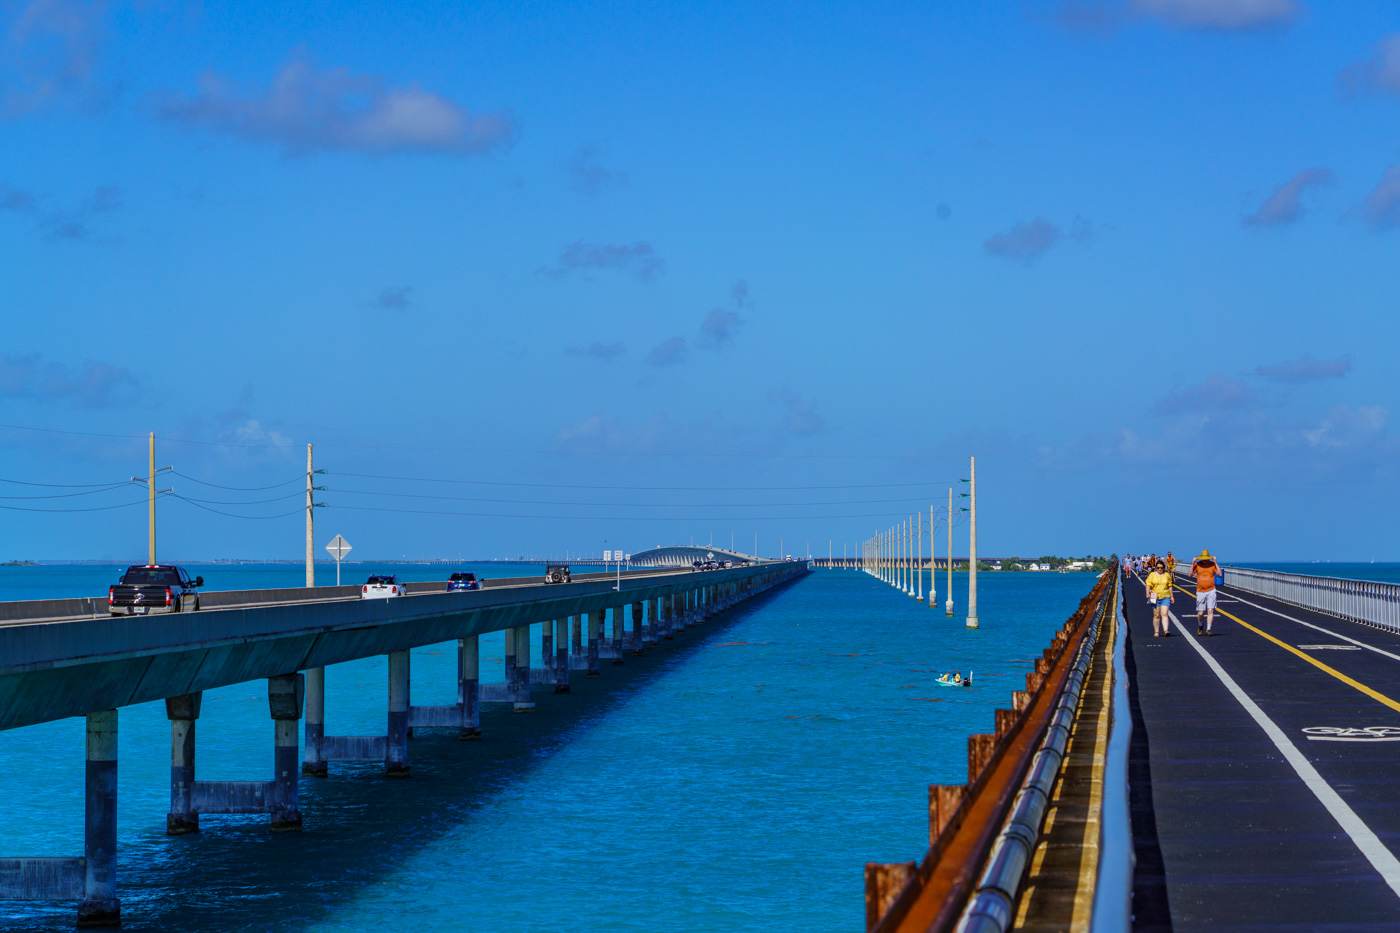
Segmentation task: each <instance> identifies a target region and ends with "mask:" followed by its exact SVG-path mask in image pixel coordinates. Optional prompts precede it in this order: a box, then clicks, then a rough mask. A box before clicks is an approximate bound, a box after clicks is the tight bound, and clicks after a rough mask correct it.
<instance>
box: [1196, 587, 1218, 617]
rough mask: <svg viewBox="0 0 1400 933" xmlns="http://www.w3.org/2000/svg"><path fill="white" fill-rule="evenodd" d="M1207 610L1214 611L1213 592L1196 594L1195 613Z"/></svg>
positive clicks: (1207, 591)
mask: <svg viewBox="0 0 1400 933" xmlns="http://www.w3.org/2000/svg"><path fill="white" fill-rule="evenodd" d="M1207 609H1210V610H1214V609H1215V590H1206V591H1205V592H1200V591H1197V593H1196V611H1197V612H1205V611H1206V610H1207Z"/></svg>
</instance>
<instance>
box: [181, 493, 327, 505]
mask: <svg viewBox="0 0 1400 933" xmlns="http://www.w3.org/2000/svg"><path fill="white" fill-rule="evenodd" d="M304 495H306V493H304V492H294V493H290V494H288V495H285V496H273V497H272V498H271V499H249V500H247V501H242V502H239V501H235V502H228V501H225V500H222V499H193V498H190V497H189V496H180V497H179V498H181V499H184V500H185V501H186V502H207V503H208V504H210V505H263V504H265V503H268V502H285V501H286V500H288V499H297V498H300V497H301V496H304Z"/></svg>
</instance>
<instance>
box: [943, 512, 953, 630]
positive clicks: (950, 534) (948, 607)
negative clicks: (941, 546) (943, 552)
mask: <svg viewBox="0 0 1400 933" xmlns="http://www.w3.org/2000/svg"><path fill="white" fill-rule="evenodd" d="M947 522H948V603H947V605H945V606H944V607H943V612H944V615H946V616H947V617H948V618H952V617H953V487H951V486H949V487H948V518H947Z"/></svg>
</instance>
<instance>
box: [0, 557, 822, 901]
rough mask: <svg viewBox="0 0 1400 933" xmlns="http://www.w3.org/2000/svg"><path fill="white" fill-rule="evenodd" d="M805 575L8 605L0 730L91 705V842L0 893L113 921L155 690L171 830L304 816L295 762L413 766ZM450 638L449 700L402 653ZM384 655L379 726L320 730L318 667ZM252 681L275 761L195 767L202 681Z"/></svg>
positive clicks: (742, 570) (15, 879)
mask: <svg viewBox="0 0 1400 933" xmlns="http://www.w3.org/2000/svg"><path fill="white" fill-rule="evenodd" d="M807 572H808V567H807V564H806V563H805V562H801V561H780V562H766V563H759V564H753V565H750V566H747V567H736V568H732V569H726V570H713V571H692V570H691V569H690V568H689V567H688V566H687V567H686V568H685V569H677V568H658V569H649V570H630V571H625V572H622V573H598V574H584V575H576V576H575V577H574V579H573V582H571V583H562V584H544V583H542V582H534V581H523V580H519V579H503V580H492V581H488V584H487V586H486V587H485V588H483V589H481V590H477V591H471V592H451V593H449V592H446V582H445V581H442V582H436V583H415V584H409V587H408V589H409V595H408V596H406V597H400V598H396V599H374V600H365V599H361V598H360V587H358V586H345V587H317V588H313V589H306V588H297V589H283V590H261V591H234V592H225V593H205V594H202V595H201V602H202V606H203V608H202V611H200V612H197V613H180V614H160V615H150V616H111V615H109V614H108V612H107V606H106V601H105V600H103V599H101V598H97V599H74V600H39V601H32V602H20V603H4V604H0V729H13V728H16V727H19V726H25V725H31V724H34V723H41V722H48V721H51V720H55V719H61V718H65V717H70V716H85V717H86V719H87V764H86V783H87V786H86V807H85V812H86V816H85V822H84V852H83V855H81V856H68V857H55V858H0V900H6V899H9V900H63V899H71V900H76V901H78V912H77V919H78V924H79V925H80V926H109V927H110V926H117V925H119V924H120V921H121V905H120V889H119V885H118V879H117V877H116V839H117V835H116V827H117V767H118V760H119V756H118V741H117V739H118V719H119V710H120V709H121V708H122V707H124V706H129V705H131V704H135V703H143V702H148V701H152V700H161V699H163V700H165V704H166V713H167V715H168V717H169V719H170V726H171V770H170V800H171V804H170V812H169V814H168V817H167V823H166V827H167V832H169V833H171V834H172V835H180V834H183V833H189V832H197V831H198V830H199V829H200V817H201V816H203V815H209V814H225V813H266V814H268V816H269V818H270V821H271V827H272V829H273V830H275V831H287V830H296V829H299V828H300V827H301V822H302V819H301V811H300V808H299V806H298V785H299V779H300V777H301V775H303V774H307V775H312V776H325V775H326V774H327V771H328V763H329V762H333V761H376V762H382V763H383V766H384V769H385V773H386V774H388V775H391V776H395V777H407V776H409V774H410V761H409V756H408V737H409V734H410V730H411V729H413V728H416V727H446V728H451V729H456V730H458V731H459V734H460V736H461V737H462V738H463V739H474V738H478V737H480V734H481V729H480V707H481V704H483V703H506V704H510V705H511V707H512V708H514V709H516V710H518V711H523V710H527V709H529V708H531V707H532V705H533V704H532V702H531V699H530V697H531V692H532V689H536V688H539V689H548V690H551V691H553V692H555V693H567V692H569V679H570V674H571V672H573V671H581V672H583V673H584V674H585V676H589V677H596V676H599V675H600V674H601V673H602V662H603V661H608V662H609V663H610V664H620V663H623V660H624V658H625V657H626V656H627V655H628V654H629V653H632V654H636V653H641V652H643V651H646V650H647V649H648V648H649V647H652V646H656V645H659V644H661V643H662V642H665V641H667V640H670V639H672V638H674V637H675V635H676V634H677V633H678V632H681V631H684V630H685V629H686V628H688V627H690V626H692V625H695V624H698V623H701V622H703V621H705V620H706V619H708V618H711V617H712V616H714V615H715V614H717V613H720V612H723V611H725V610H726V609H729V608H730V607H732V606H734V605H736V604H738V603H740V602H742V601H744V600H747V599H751V598H753V597H754V596H756V595H758V594H759V593H762V592H764V591H765V590H768V589H770V588H772V587H775V586H779V585H782V584H785V583H788V582H790V581H792V580H795V579H797V578H798V577H800V576H801V575H803V574H805V573H807ZM609 622H611V625H610V627H609ZM533 625H541V626H542V628H543V640H542V645H543V648H544V651H543V654H544V656H543V657H542V658H541V659H540V662H539V664H538V665H535V664H532V662H531V659H530V646H531V639H530V627H531V626H533ZM488 632H504V633H505V656H504V672H505V682H504V683H501V684H483V683H481V681H480V660H481V658H480V654H479V651H478V639H479V638H480V636H481V635H483V634H486V633H488ZM452 640H455V641H456V642H457V650H458V683H457V702H456V703H455V704H452V705H449V706H417V705H414V704H413V703H412V700H411V691H410V687H411V682H410V676H409V674H410V672H409V663H408V659H409V650H410V649H412V648H417V647H420V646H424V645H433V644H439V643H442V642H446V641H452ZM376 655H387V657H388V671H389V673H388V683H387V685H386V687H387V689H386V697H387V702H386V718H385V730H384V732H383V733H382V734H378V735H370V736H335V735H326V734H325V728H324V724H325V715H326V709H325V677H326V676H327V674H326V669H327V667H330V666H332V665H335V664H339V663H342V662H346V661H352V660H355V659H358V658H367V657H372V656H376ZM252 680H266V681H267V684H268V708H269V713H270V715H271V718H272V720H273V730H272V733H273V735H272V738H273V773H272V774H270V775H265V776H262V777H260V778H257V779H253V780H245V781H201V780H199V779H198V776H197V772H196V767H195V763H196V751H197V743H196V738H195V737H196V724H197V722H198V720H199V716H200V710H201V701H202V694H203V691H205V690H210V689H213V688H215V687H221V686H226V685H229V684H236V683H243V682H246V681H252ZM303 711H304V715H303ZM299 725H301V726H302V727H303V728H304V731H305V735H304V741H303V742H299V738H301V737H300V736H299V735H298V732H299ZM300 745H304V753H303V754H302V755H301V760H300V761H299V760H298V757H299V756H298V750H299V746H300Z"/></svg>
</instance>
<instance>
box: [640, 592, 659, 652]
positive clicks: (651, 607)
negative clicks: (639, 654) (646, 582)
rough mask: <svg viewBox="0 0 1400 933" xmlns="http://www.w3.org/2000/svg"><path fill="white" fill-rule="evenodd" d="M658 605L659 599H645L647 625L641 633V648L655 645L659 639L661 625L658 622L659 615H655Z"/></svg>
mask: <svg viewBox="0 0 1400 933" xmlns="http://www.w3.org/2000/svg"><path fill="white" fill-rule="evenodd" d="M660 605H661V601H660V600H658V599H649V600H647V625H646V629H645V631H644V632H643V633H642V648H643V649H645V648H646V647H647V646H648V645H655V644H657V643H659V642H660V641H661V626H660V624H659V621H660V620H659V616H658V615H657V612H658V607H659V606H660Z"/></svg>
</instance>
